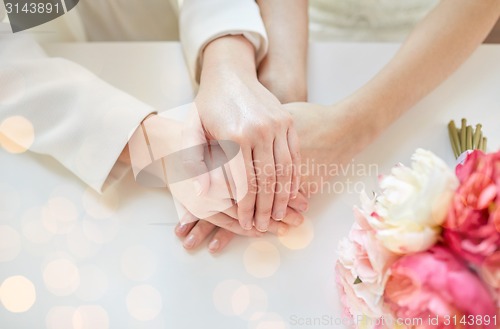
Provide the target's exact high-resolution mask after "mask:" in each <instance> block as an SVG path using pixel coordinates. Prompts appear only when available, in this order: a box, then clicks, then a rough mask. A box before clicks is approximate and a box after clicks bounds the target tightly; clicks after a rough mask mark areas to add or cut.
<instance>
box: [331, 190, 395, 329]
mask: <svg viewBox="0 0 500 329" xmlns="http://www.w3.org/2000/svg"><path fill="white" fill-rule="evenodd" d="M374 202H375V200H370V199H369V198H368V197H366V196H365V195H363V196H362V203H363V207H362V209H358V208H355V209H354V213H355V215H356V222H355V223H354V225H353V227H352V229H351V232H350V234H349V239H344V240H342V241H341V242H340V244H339V250H338V252H339V259H338V262H337V265H336V272H337V284H338V287H339V292H340V295H341V302H342V304H343V306H344V316H345V317H347V318H348V319H350V321H351V324H353V326H354V327H359V328H367V329H368V328H374V329H375V328H376V329H381V328H391V327H386V326H385V322H384V318H387V317H388V316H387V315H385V313H386V312H385V310H384V300H383V294H384V289H385V283H386V281H387V271H388V269H389V268H390V265H391V264H392V263H393V262H394V261H395V260H396V258H397V256H396V255H395V254H394V253H392V252H391V251H389V250H388V249H386V248H385V247H384V246H383V245H382V244H381V243H380V242H379V241H378V239H377V238H376V237H375V231H374V230H373V229H372V227H371V226H370V225H369V224H368V222H367V216H368V214H369V213H371V212H372V208H373V206H374Z"/></svg>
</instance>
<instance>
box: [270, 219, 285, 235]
mask: <svg viewBox="0 0 500 329" xmlns="http://www.w3.org/2000/svg"><path fill="white" fill-rule="evenodd" d="M289 229H290V226H289V225H288V224H286V223H285V222H284V221H275V220H271V221H270V222H269V227H268V230H267V232H269V233H272V234H274V235H277V236H284V235H286V234H287V233H288V230H289Z"/></svg>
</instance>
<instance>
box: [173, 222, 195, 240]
mask: <svg viewBox="0 0 500 329" xmlns="http://www.w3.org/2000/svg"><path fill="white" fill-rule="evenodd" d="M196 223H197V222H192V223H185V224H182V223H178V224H177V225H176V226H175V235H177V236H178V237H179V238H185V237H186V236H187V235H188V233H189V232H190V231H191V230H192V229H193V227H194V226H195V225H196Z"/></svg>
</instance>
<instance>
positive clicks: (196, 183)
mask: <svg viewBox="0 0 500 329" xmlns="http://www.w3.org/2000/svg"><path fill="white" fill-rule="evenodd" d="M194 192H195V193H196V195H197V196H200V195H201V193H202V192H203V190H202V189H201V184H200V182H199V181H197V180H195V181H194Z"/></svg>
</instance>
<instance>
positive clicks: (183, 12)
mask: <svg viewBox="0 0 500 329" xmlns="http://www.w3.org/2000/svg"><path fill="white" fill-rule="evenodd" d="M179 25H180V26H179V30H180V39H181V43H182V48H183V50H184V56H185V58H186V61H187V64H188V68H189V72H190V74H191V76H192V77H193V78H194V79H195V81H199V76H200V72H201V63H202V58H201V55H202V53H203V49H204V48H205V46H206V45H207V44H208V43H209V42H210V41H212V40H214V39H217V38H218V37H221V36H224V35H236V34H242V35H243V36H244V37H246V38H247V39H248V40H249V41H250V42H251V43H252V44H253V46H254V47H255V50H256V61H257V63H259V62H260V61H261V60H262V59H263V58H264V56H265V55H266V53H267V45H268V41H267V34H266V29H265V27H264V23H263V22H262V17H261V16H260V11H259V6H258V5H257V4H256V3H255V1H254V0H184V1H183V2H182V5H181V7H180V13H179Z"/></svg>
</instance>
